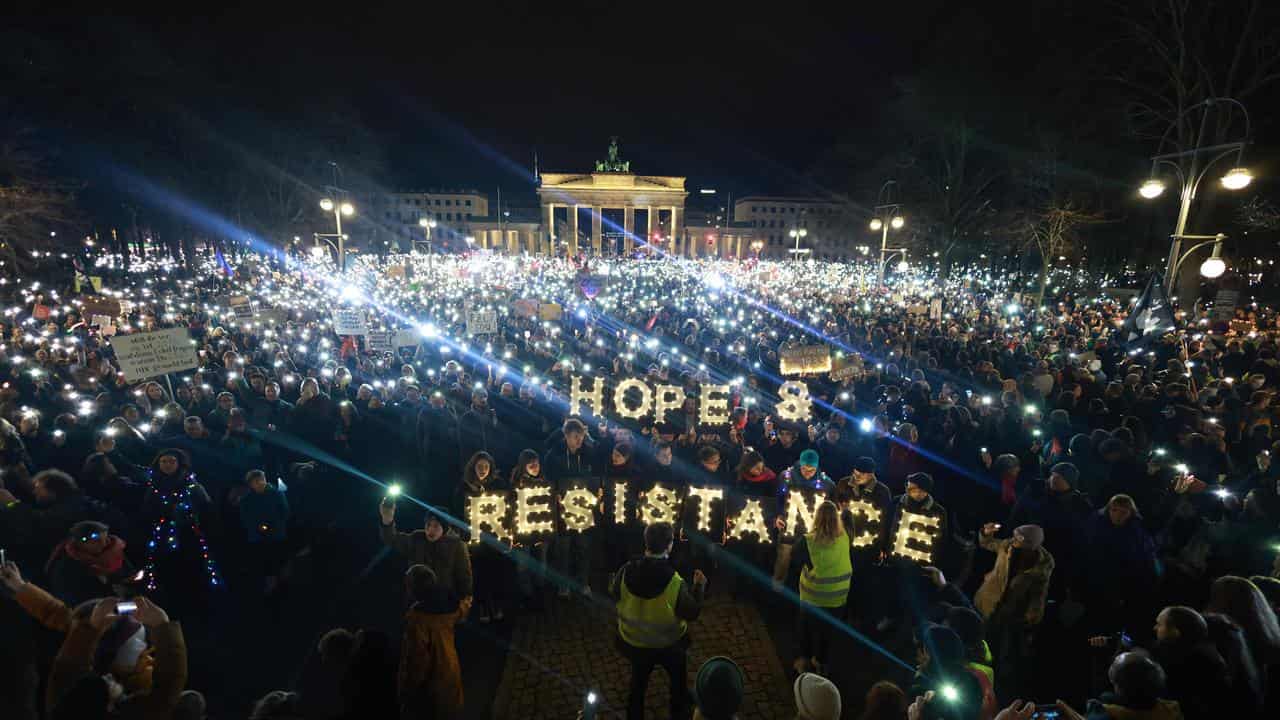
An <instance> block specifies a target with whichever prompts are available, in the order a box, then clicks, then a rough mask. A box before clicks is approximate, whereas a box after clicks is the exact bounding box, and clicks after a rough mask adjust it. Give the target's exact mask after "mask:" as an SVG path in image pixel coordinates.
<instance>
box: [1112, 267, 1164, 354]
mask: <svg viewBox="0 0 1280 720" xmlns="http://www.w3.org/2000/svg"><path fill="white" fill-rule="evenodd" d="M1176 329H1177V327H1176V326H1175V325H1174V320H1173V308H1172V307H1171V306H1170V305H1169V296H1168V295H1167V294H1166V293H1165V291H1164V282H1163V281H1162V280H1161V279H1160V276H1159V275H1158V274H1156V273H1152V274H1151V277H1150V279H1148V280H1147V286H1146V287H1145V288H1143V290H1142V294H1141V295H1139V296H1138V302H1137V303H1136V304H1135V305H1134V306H1133V309H1132V310H1130V311H1129V317H1127V318H1125V321H1124V325H1122V326H1121V327H1120V335H1119V338H1118V339H1119V342H1120V345H1121V346H1122V347H1125V348H1134V347H1140V346H1143V345H1145V344H1146V343H1147V342H1151V341H1154V340H1159V339H1160V338H1162V337H1164V336H1165V335H1166V334H1168V333H1171V332H1173V331H1174V330H1176Z"/></svg>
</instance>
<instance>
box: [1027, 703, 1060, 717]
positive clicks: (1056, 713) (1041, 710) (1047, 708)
mask: <svg viewBox="0 0 1280 720" xmlns="http://www.w3.org/2000/svg"><path fill="white" fill-rule="evenodd" d="M1031 717H1032V720H1057V718H1060V717H1062V714H1061V711H1060V710H1058V706H1057V705H1042V704H1037V705H1036V709H1035V712H1033V713H1032V714H1031Z"/></svg>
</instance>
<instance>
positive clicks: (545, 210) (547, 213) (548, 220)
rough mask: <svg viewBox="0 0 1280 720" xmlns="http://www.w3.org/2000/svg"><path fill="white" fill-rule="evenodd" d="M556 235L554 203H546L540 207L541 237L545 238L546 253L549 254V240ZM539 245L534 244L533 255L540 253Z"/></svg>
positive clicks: (550, 243)
mask: <svg viewBox="0 0 1280 720" xmlns="http://www.w3.org/2000/svg"><path fill="white" fill-rule="evenodd" d="M555 234H556V206H555V203H547V204H546V205H543V206H542V236H543V237H544V238H546V251H547V254H548V255H550V254H551V245H552V242H551V238H553V237H555ZM535 242H536V241H535ZM541 245H542V244H541V243H538V244H535V245H534V246H533V247H532V248H530V249H531V250H532V251H533V254H534V255H537V254H538V253H539V252H540V251H541V249H542V248H541Z"/></svg>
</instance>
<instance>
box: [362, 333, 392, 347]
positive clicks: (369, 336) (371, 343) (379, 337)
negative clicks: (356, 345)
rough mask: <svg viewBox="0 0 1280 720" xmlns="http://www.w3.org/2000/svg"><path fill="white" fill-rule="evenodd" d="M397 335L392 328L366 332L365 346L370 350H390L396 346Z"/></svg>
mask: <svg viewBox="0 0 1280 720" xmlns="http://www.w3.org/2000/svg"><path fill="white" fill-rule="evenodd" d="M395 335H396V334H395V333H394V332H392V331H390V330H371V331H369V332H368V333H365V336H364V347H365V349H366V350H368V351H369V352H389V351H390V350H391V349H392V348H393V347H394V345H393V343H394V342H395Z"/></svg>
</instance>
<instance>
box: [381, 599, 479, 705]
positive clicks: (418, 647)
mask: <svg viewBox="0 0 1280 720" xmlns="http://www.w3.org/2000/svg"><path fill="white" fill-rule="evenodd" d="M444 610H445V608H442V607H430V606H428V605H425V604H423V603H417V604H415V605H414V606H413V607H412V608H410V609H409V612H408V613H407V614H405V618H404V639H403V641H402V642H401V644H400V670H399V672H398V677H397V686H398V689H399V696H400V717H401V718H405V719H406V720H408V719H409V718H413V719H414V720H418V719H419V718H439V719H441V720H443V719H444V718H453V717H460V716H461V715H462V709H463V696H462V667H461V665H460V664H459V663H458V651H457V648H456V647H455V645H454V638H453V628H454V625H456V624H457V622H458V619H459V618H460V617H461V615H462V611H461V610H460V609H458V607H457V604H456V603H454V605H453V609H452V610H447V611H444Z"/></svg>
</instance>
